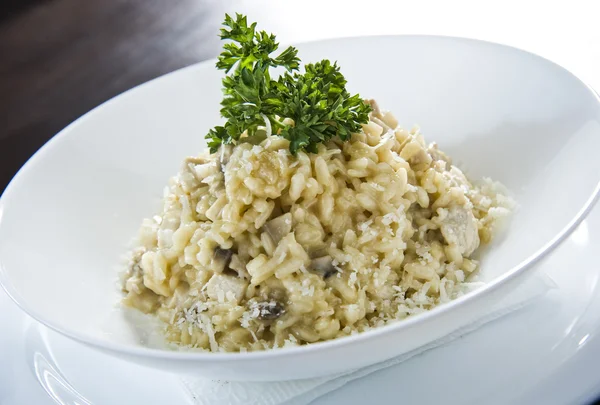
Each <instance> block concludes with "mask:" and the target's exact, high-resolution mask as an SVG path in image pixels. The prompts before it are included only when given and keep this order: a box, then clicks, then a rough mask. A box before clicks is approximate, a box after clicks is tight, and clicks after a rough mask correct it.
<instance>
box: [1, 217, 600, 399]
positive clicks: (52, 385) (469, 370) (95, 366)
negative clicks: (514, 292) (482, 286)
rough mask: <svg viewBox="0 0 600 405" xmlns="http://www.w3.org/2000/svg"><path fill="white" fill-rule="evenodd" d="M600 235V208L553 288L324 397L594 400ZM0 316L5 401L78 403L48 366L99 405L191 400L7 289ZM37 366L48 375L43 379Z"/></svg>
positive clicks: (565, 258) (567, 247)
mask: <svg viewBox="0 0 600 405" xmlns="http://www.w3.org/2000/svg"><path fill="white" fill-rule="evenodd" d="M599 208H600V207H599ZM599 244H600V209H596V210H595V211H594V212H592V214H591V215H590V216H589V217H588V219H587V220H586V221H584V222H583V223H582V225H581V226H580V227H579V228H578V229H577V231H576V232H575V233H574V234H573V235H572V236H571V237H570V238H569V240H567V241H566V242H565V244H564V245H563V246H561V247H560V248H559V249H558V250H557V251H556V252H555V253H554V254H553V255H552V257H551V258H550V260H549V261H548V263H547V264H546V265H545V269H544V270H545V271H546V272H547V273H548V274H549V275H550V276H551V277H552V278H553V279H554V280H555V281H556V283H557V284H558V289H557V290H554V291H552V292H550V293H549V295H548V296H547V297H545V298H543V299H540V300H539V301H538V302H536V303H535V304H533V305H531V306H529V307H527V308H526V309H524V310H522V311H519V312H518V313H515V314H512V315H510V316H508V317H507V318H504V319H502V320H500V321H496V322H494V323H492V324H489V325H487V326H485V327H483V328H482V329H480V330H478V331H476V332H474V333H471V334H469V335H467V336H466V337H464V338H462V339H459V340H458V341H454V342H453V343H451V344H450V345H448V346H445V347H440V348H437V349H434V350H432V351H429V352H427V353H425V354H423V355H421V356H418V357H416V358H413V359H411V360H409V361H407V362H405V363H402V364H400V365H398V366H395V367H392V368H389V369H386V370H382V371H379V372H377V373H374V374H372V375H370V376H368V377H366V378H363V379H361V380H359V381H355V382H353V383H352V384H350V385H348V386H345V387H343V388H342V389H340V390H338V391H335V392H333V393H331V394H328V395H326V396H325V397H322V398H320V399H319V400H317V401H316V402H315V404H332V403H336V404H337V403H344V404H350V405H352V404H362V403H366V402H367V400H368V399H371V398H372V395H373V394H372V393H373V392H377V399H378V403H381V404H396V403H398V400H399V399H402V400H403V401H406V403H421V404H437V403H445V404H448V405H459V404H461V405H462V404H480V403H485V404H486V405H488V404H490V405H495V404H497V405H500V404H508V403H510V404H513V405H521V404H522V405H530V404H544V405H567V404H568V405H573V404H582V405H583V404H586V403H589V401H591V399H592V398H593V397H594V396H595V395H596V394H600V363H599V362H598V361H597V359H598V358H600V285H599V280H600V265H599V264H598V261H597V255H596V252H595V249H596V248H597V247H598V246H599ZM0 324H1V325H2V326H3V328H2V329H3V331H5V332H4V333H2V334H0V347H1V348H4V349H3V350H2V351H0V403H2V405H22V404H39V405H43V404H51V403H52V401H50V400H49V399H47V397H46V396H45V394H44V390H43V389H42V388H40V384H41V385H44V386H46V390H47V391H48V392H49V393H51V394H53V395H55V396H57V397H58V398H62V399H61V400H62V401H63V402H62V403H63V404H70V403H71V402H68V401H67V399H68V398H72V395H73V393H72V392H69V391H68V390H67V389H65V386H64V385H61V382H60V379H56V378H54V377H53V375H56V374H57V373H56V371H52V370H51V369H49V368H48V366H49V365H50V367H54V368H56V369H57V370H60V372H62V374H63V375H64V376H65V377H66V379H67V380H68V382H69V383H70V384H71V385H72V386H74V387H76V388H77V390H78V392H79V395H81V396H82V397H85V398H87V400H88V401H89V403H91V404H94V405H103V404H133V403H144V404H167V403H168V404H172V405H184V404H189V403H190V402H189V401H188V398H187V397H186V395H185V393H184V391H183V390H182V387H181V385H180V384H179V381H178V377H177V376H176V375H173V374H168V373H161V372H158V371H154V370H152V369H148V368H144V367H140V366H136V365H134V364H131V363H128V362H125V361H123V360H118V359H115V358H113V357H111V356H106V355H103V354H100V353H98V352H97V351H95V350H91V349H89V348H87V347H85V346H83V345H80V344H78V343H75V342H72V341H71V340H69V339H66V338H64V337H62V336H61V335H58V334H57V333H55V332H52V331H49V330H47V329H45V327H43V326H41V325H40V324H38V323H37V322H35V321H33V320H32V319H31V318H29V317H27V316H26V315H25V314H24V313H22V312H21V311H20V310H18V309H17V308H16V306H15V305H14V304H13V303H12V302H11V301H10V300H9V299H8V297H6V295H5V294H4V293H0ZM6 348H10V350H6ZM36 358H37V361H35V362H34V359H36ZM44 359H45V360H44ZM34 363H35V364H37V367H36V366H35V365H34ZM36 369H37V372H36ZM36 373H37V374H38V377H37V379H38V381H39V382H40V384H36V383H35V380H36V378H35V377H34V375H35V374H36ZM34 385H35V386H34ZM432 387H433V388H432ZM69 395H70V397H69ZM44 397H46V399H44ZM57 403H61V402H58V401H57ZM78 403H79V404H80V405H87V404H86V402H84V401H82V400H79V402H78ZM215 405H218V404H215Z"/></svg>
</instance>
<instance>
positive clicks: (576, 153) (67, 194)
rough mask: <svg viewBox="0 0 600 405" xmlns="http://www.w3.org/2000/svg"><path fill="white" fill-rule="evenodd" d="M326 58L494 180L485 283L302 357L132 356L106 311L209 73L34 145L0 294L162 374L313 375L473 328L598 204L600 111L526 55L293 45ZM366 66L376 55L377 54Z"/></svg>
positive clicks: (209, 120)
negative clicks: (495, 210) (496, 199)
mask: <svg viewBox="0 0 600 405" xmlns="http://www.w3.org/2000/svg"><path fill="white" fill-rule="evenodd" d="M299 49H300V55H301V57H302V59H303V60H304V61H305V62H307V61H314V60H318V59H321V58H329V59H333V60H338V61H339V63H340V65H341V66H342V71H343V72H344V73H345V74H346V76H347V78H348V80H349V85H350V87H351V89H352V90H353V91H358V92H360V93H361V95H363V96H364V97H373V98H376V99H377V100H378V101H379V102H380V105H382V106H384V108H387V109H390V110H392V111H394V112H395V113H396V115H397V116H398V117H399V118H400V122H401V123H402V124H403V125H405V126H411V125H412V124H413V123H419V124H420V125H421V126H422V128H423V132H424V133H425V135H426V136H427V138H428V139H429V140H430V141H431V140H435V141H437V142H438V143H439V144H440V146H441V147H442V149H444V150H445V151H447V152H448V153H449V154H450V155H451V156H453V157H454V158H455V161H458V162H463V163H464V164H463V165H462V167H463V168H464V169H466V170H467V172H468V173H469V174H470V175H471V176H473V177H480V176H482V175H487V176H490V177H492V178H494V179H497V180H500V181H501V182H503V183H504V184H506V185H507V186H508V187H509V188H510V189H511V190H512V191H513V192H514V194H515V197H516V199H517V200H518V202H519V203H520V209H519V210H518V211H517V212H516V213H515V215H514V217H513V221H512V226H511V229H510V233H509V237H507V238H503V239H502V240H499V241H498V242H497V243H496V244H495V246H494V248H493V249H491V250H490V251H489V252H488V253H487V255H486V257H485V261H484V264H483V269H482V272H481V278H482V280H484V281H487V282H488V283H487V285H486V286H485V287H484V288H482V289H480V290H478V291H476V292H474V293H472V294H469V295H468V296H465V297H462V298H461V299H459V300H456V301H454V302H452V303H450V304H448V305H445V306H442V307H439V308H437V309H435V310H433V311H430V312H428V313H426V314H423V315H419V316H417V317H414V318H411V319H409V320H407V321H404V322H401V323H397V324H394V325H391V326H388V327H385V328H381V329H379V330H374V331H371V332H368V333H364V334H359V335H356V336H352V337H349V338H344V339H338V340H335V341H331V342H326V343H320V344H315V345H312V346H306V347H300V348H292V349H285V350H278V351H269V352H260V353H247V354H226V353H223V354H221V353H219V354H211V353H190V352H172V351H164V350H156V349H150V348H147V347H143V346H142V345H141V344H140V337H139V334H138V332H137V331H136V330H135V329H134V328H132V327H131V324H130V323H128V322H127V321H126V320H125V319H124V317H123V316H121V315H122V312H121V311H120V310H119V309H118V308H116V307H115V302H117V300H118V293H117V290H116V288H115V280H116V276H115V274H116V268H115V266H116V264H118V258H119V256H120V255H121V254H122V253H123V252H124V251H125V249H126V245H127V244H128V242H129V240H130V238H131V236H132V235H134V234H135V233H136V230H137V228H138V226H139V223H140V221H141V219H142V218H143V217H146V216H149V215H151V214H152V213H153V211H155V209H156V208H157V207H158V199H159V197H160V192H161V190H162V188H163V187H164V185H165V184H166V181H167V179H168V177H169V176H170V175H172V174H173V173H175V172H176V171H177V168H178V167H179V164H180V162H181V160H182V158H183V157H185V156H186V155H189V154H193V153H195V152H196V151H198V150H200V149H201V148H202V147H203V140H202V138H203V135H204V133H206V131H207V130H208V129H209V128H210V127H211V126H213V125H215V124H216V123H218V121H219V118H218V108H219V105H218V101H219V99H220V81H219V77H220V74H219V73H218V72H217V71H216V70H215V69H214V67H213V62H207V63H202V64H199V65H196V66H193V67H190V68H187V69H183V70H180V71H177V72H175V73H172V74H169V75H166V76H164V77H162V78H160V79H157V80H154V81H152V82H149V83H147V84H145V85H142V86H140V87H138V88H136V89H133V90H132V91H129V92H127V93H125V94H123V95H121V96H119V97H117V98H115V99H113V100H111V101H109V102H107V103H106V104H104V105H102V106H100V107H99V108H97V109H95V110H93V111H92V112H90V113H88V114H86V115H85V116H84V117H82V118H81V119H79V120H77V121H76V122H75V123H73V124H72V125H70V126H69V127H68V128H66V129H65V130H64V131H62V132H61V133H60V134H59V135H58V136H56V137H55V138H54V139H53V140H52V141H50V142H49V143H48V144H47V145H46V146H45V147H44V148H42V149H41V150H40V151H39V152H38V153H37V154H36V155H35V156H34V157H33V158H32V159H31V160H30V161H29V162H28V163H27V164H26V165H25V166H24V168H23V169H21V171H20V172H19V173H18V174H17V176H16V177H15V179H14V180H13V181H12V182H11V184H10V185H9V187H8V188H7V190H6V191H5V193H4V195H3V196H2V199H1V201H0V213H1V214H0V215H1V216H2V217H1V219H0V282H1V283H2V285H3V286H4V288H5V289H6V291H7V292H8V293H9V295H10V296H11V297H12V298H13V299H14V300H15V302H17V304H19V305H20V306H21V307H22V308H23V309H24V310H25V311H26V312H27V313H29V314H30V315H32V316H33V317H34V318H36V319H38V320H39V321H40V322H42V323H44V324H45V325H47V326H49V327H50V328H52V329H54V330H56V331H58V332H60V333H62V334H64V335H66V336H69V337H71V338H73V339H75V340H78V341H81V342H83V343H85V344H88V345H90V346H93V347H95V348H98V349H100V350H103V351H105V352H107V353H110V354H113V355H118V356H120V357H122V358H127V359H130V360H132V361H135V362H138V363H142V364H147V365H150V366H153V367H158V368H161V369H163V370H172V371H178V372H187V373H194V374H199V375H210V376H211V377H213V378H224V379H230V380H236V379H243V380H280V379H294V378H303V377H313V376H317V375H324V374H329V373H333V372H338V371H342V370H349V369H352V368H358V367H362V366H365V365H367V364H372V363H375V362H379V361H382V360H385V359H387V358H390V357H392V356H396V355H398V354H401V353H403V352H406V351H408V350H411V349H413V348H415V347H417V346H419V345H422V344H425V343H427V342H430V341H432V340H434V339H437V338H439V337H441V336H443V335H445V334H447V333H449V332H451V331H452V330H454V329H456V328H459V327H460V326H463V325H465V324H466V323H468V322H470V321H471V320H472V319H473V318H475V317H477V316H479V315H481V313H482V312H485V311H486V308H489V304H490V303H491V302H493V301H494V300H497V299H498V298H499V297H501V296H502V295H503V294H504V293H506V292H507V291H510V289H511V288H513V287H514V285H515V284H516V283H519V282H520V281H521V280H522V279H523V278H524V277H526V276H527V275H528V274H529V271H528V270H529V268H531V267H532V266H533V265H534V264H536V263H537V262H539V261H540V260H541V259H542V258H543V257H545V256H546V254H547V253H549V252H550V251H551V250H552V249H553V248H555V247H556V246H557V245H558V244H559V243H560V242H561V241H562V240H564V238H565V237H566V236H567V235H568V234H569V233H570V232H571V231H572V230H573V229H574V228H575V226H576V225H577V224H578V223H579V222H580V221H581V220H582V218H583V217H584V216H585V215H586V214H587V212H588V211H589V209H590V207H591V205H592V204H593V202H594V200H595V198H596V196H597V194H598V181H599V179H600V159H597V156H596V154H597V152H596V151H597V150H599V147H600V137H599V136H598V134H600V103H599V102H598V99H597V97H596V95H595V94H594V93H593V92H592V91H591V90H590V89H589V88H588V87H587V86H585V85H584V84H583V83H582V82H581V81H579V80H578V79H577V78H576V77H574V76H573V75H572V74H570V73H569V72H567V71H565V70H564V69H562V68H561V67H559V66H557V65H554V64H552V63H551V62H548V61H547V60H545V59H542V58H539V57H537V56H534V55H532V54H529V53H526V52H523V51H520V50H517V49H513V48H509V47H505V46H500V45H494V44H490V43H486V42H480V41H473V40H465V39H456V38H443V37H410V36H406V37H366V38H353V39H342V40H331V41H323V42H315V43H309V44H304V45H301V46H299ZM377 55H378V56H377Z"/></svg>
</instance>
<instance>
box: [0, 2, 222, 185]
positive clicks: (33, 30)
mask: <svg viewBox="0 0 600 405" xmlns="http://www.w3.org/2000/svg"><path fill="white" fill-rule="evenodd" d="M227 3H228V2H224V3H220V2H216V1H209V0H177V1H174V0H143V1H128V0H85V1H81V0H45V1H31V0H30V1H19V0H14V1H12V0H11V1H9V2H8V3H7V4H5V3H2V4H3V5H2V6H0V7H1V8H0V117H1V119H0V125H1V129H0V193H1V192H2V191H3V190H4V188H5V187H6V185H7V184H8V182H9V181H10V179H11V178H12V176H13V175H14V174H15V173H16V172H17V170H19V168H20V167H21V166H22V165H23V163H25V161H27V159H28V158H29V157H30V156H31V155H32V154H33V153H34V152H35V151H36V150H37V149H39V148H40V147H41V146H42V145H43V144H44V143H45V142H46V141H48V140H49V139H50V138H51V137H52V136H54V135H55V134H56V133H57V132H59V131H60V130H61V129H62V128H64V127H65V126H66V125H68V124H69V123H70V122H72V121H73V120H75V119H76V118H77V117H79V116H81V115H82V114H84V113H85V112H87V111H89V110H90V109H92V108H94V107H96V106H97V105H99V104H101V103H102V102H104V101H106V100H108V99H109V98H111V97H113V96H115V95H117V94H119V93H121V92H123V91H125V90H127V89H129V88H131V87H133V86H136V85H138V84H140V83H143V82H145V81H147V80H150V79H152V78H155V77H157V76H160V75H162V74H164V73H167V72H170V71H172V70H175V69H178V68H180V67H183V66H186V65H190V64H193V63H196V62H198V61H201V60H204V59H208V58H211V57H214V56H215V55H217V53H218V50H219V47H220V44H219V39H218V37H217V34H218V28H219V24H220V22H221V20H222V15H223V13H224V7H225V5H226V4H227Z"/></svg>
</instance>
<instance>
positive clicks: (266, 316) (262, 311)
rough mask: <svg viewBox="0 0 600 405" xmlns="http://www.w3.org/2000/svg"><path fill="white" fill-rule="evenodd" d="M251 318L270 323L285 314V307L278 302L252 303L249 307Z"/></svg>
mask: <svg viewBox="0 0 600 405" xmlns="http://www.w3.org/2000/svg"><path fill="white" fill-rule="evenodd" d="M250 311H251V315H252V317H254V318H256V319H260V320H262V321H272V320H274V319H277V318H279V317H280V316H281V315H283V314H285V307H284V305H283V304H282V303H281V302H280V301H275V300H271V301H260V302H256V301H254V302H252V303H251V305H250Z"/></svg>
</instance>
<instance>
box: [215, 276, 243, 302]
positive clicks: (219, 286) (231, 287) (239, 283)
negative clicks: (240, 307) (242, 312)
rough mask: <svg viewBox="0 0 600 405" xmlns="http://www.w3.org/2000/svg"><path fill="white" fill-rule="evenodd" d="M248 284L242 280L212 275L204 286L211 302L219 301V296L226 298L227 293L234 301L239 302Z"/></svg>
mask: <svg viewBox="0 0 600 405" xmlns="http://www.w3.org/2000/svg"><path fill="white" fill-rule="evenodd" d="M247 287H248V282H247V281H246V280H244V279H243V278H239V277H235V276H230V275H225V274H214V275H213V276H212V277H211V278H210V280H208V283H207V284H206V294H207V295H208V297H209V298H210V299H212V300H215V301H219V296H221V297H226V296H227V292H228V291H231V292H232V293H233V295H234V296H235V299H236V300H237V301H238V302H239V301H240V300H241V299H242V297H243V296H244V294H246V288H247Z"/></svg>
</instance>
